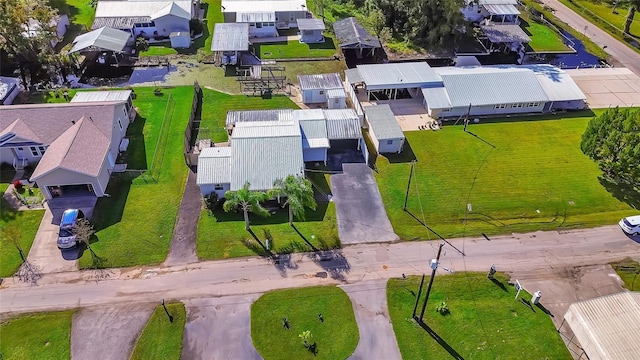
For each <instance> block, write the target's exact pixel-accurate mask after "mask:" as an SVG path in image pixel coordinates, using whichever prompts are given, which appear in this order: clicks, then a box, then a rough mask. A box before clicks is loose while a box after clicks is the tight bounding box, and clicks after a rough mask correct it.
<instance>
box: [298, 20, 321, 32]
mask: <svg viewBox="0 0 640 360" xmlns="http://www.w3.org/2000/svg"><path fill="white" fill-rule="evenodd" d="M296 21H297V23H298V30H324V29H326V27H325V26H324V21H322V20H321V19H298V20H296Z"/></svg>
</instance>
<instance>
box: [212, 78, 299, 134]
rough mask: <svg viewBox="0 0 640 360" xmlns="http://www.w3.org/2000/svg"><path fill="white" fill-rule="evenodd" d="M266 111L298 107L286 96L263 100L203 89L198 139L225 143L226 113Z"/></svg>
mask: <svg viewBox="0 0 640 360" xmlns="http://www.w3.org/2000/svg"><path fill="white" fill-rule="evenodd" d="M268 109H298V106H297V105H296V104H295V103H294V102H293V101H291V99H289V98H288V97H286V96H280V95H277V96H273V97H272V98H271V99H263V98H261V97H259V96H253V97H251V96H245V95H229V94H225V93H221V92H218V91H213V90H209V89H203V95H202V122H201V123H200V138H201V139H213V141H214V142H225V141H227V140H228V136H227V131H226V126H225V121H226V118H227V111H233V110H268Z"/></svg>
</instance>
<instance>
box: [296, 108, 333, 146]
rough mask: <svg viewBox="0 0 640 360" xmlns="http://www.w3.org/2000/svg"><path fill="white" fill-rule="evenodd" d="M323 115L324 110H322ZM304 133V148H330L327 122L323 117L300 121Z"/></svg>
mask: <svg viewBox="0 0 640 360" xmlns="http://www.w3.org/2000/svg"><path fill="white" fill-rule="evenodd" d="M320 113H322V110H320ZM300 130H301V132H302V148H303V149H310V148H328V147H329V138H328V135H327V122H326V120H325V119H324V116H322V117H321V118H320V119H305V120H300Z"/></svg>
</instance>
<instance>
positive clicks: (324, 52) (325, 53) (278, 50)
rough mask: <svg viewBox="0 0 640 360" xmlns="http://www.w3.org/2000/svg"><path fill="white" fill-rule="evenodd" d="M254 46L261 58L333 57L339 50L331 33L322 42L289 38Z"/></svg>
mask: <svg viewBox="0 0 640 360" xmlns="http://www.w3.org/2000/svg"><path fill="white" fill-rule="evenodd" d="M254 47H255V52H256V54H259V57H260V59H290V58H320V57H333V55H335V54H336V53H337V52H338V50H336V46H335V44H334V39H333V38H331V37H330V36H329V35H325V42H324V43H320V44H305V43H301V42H300V41H298V40H289V41H287V43H286V44H285V43H264V44H256V45H254ZM285 65H286V64H285Z"/></svg>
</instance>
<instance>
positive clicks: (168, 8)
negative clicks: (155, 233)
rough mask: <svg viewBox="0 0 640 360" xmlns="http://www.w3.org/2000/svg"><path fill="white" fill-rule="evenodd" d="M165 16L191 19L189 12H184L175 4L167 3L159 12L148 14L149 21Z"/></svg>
mask: <svg viewBox="0 0 640 360" xmlns="http://www.w3.org/2000/svg"><path fill="white" fill-rule="evenodd" d="M167 15H173V16H176V17H179V18H183V19H187V20H190V19H191V11H187V10H185V9H184V8H182V7H180V6H179V5H178V4H176V3H175V2H170V3H168V4H167V5H165V6H164V7H163V8H161V9H160V10H158V11H156V12H154V13H152V14H150V16H149V17H150V18H151V20H155V19H159V18H161V17H163V16H167Z"/></svg>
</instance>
